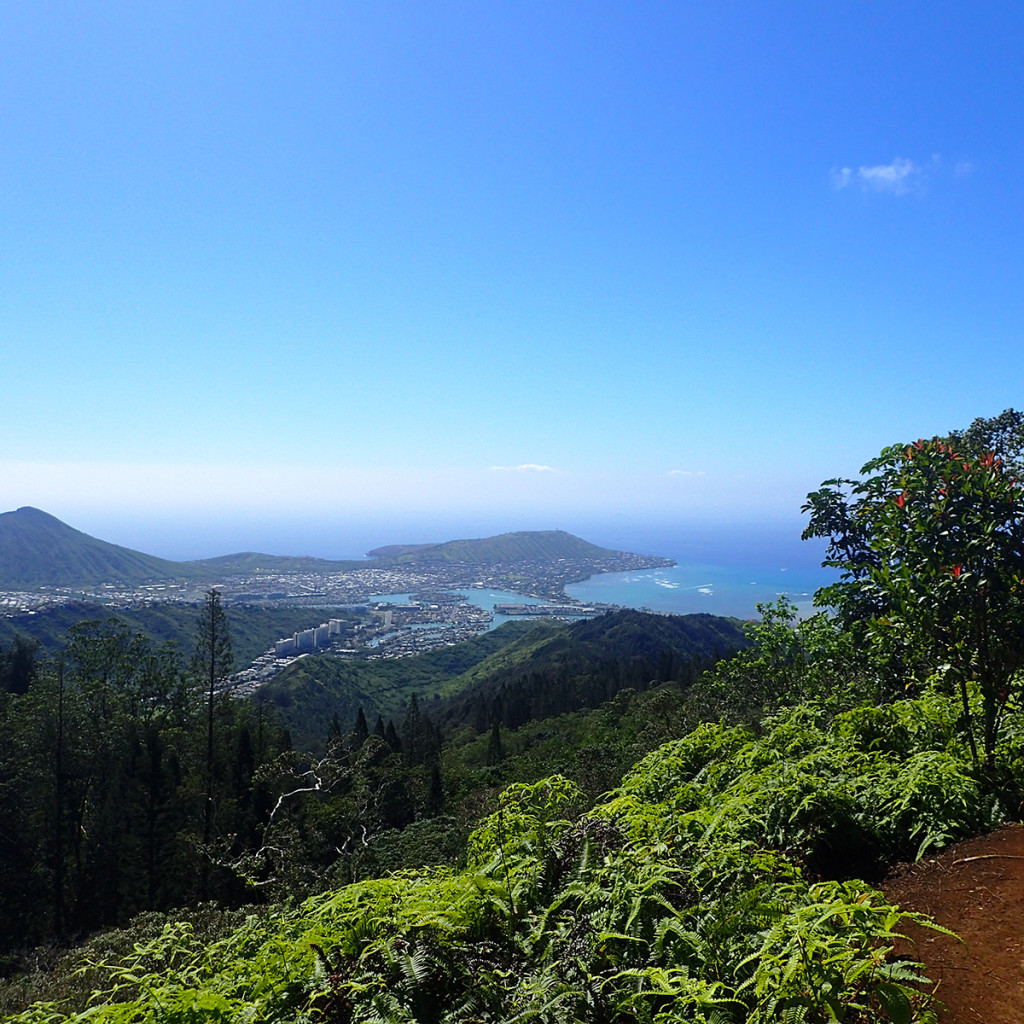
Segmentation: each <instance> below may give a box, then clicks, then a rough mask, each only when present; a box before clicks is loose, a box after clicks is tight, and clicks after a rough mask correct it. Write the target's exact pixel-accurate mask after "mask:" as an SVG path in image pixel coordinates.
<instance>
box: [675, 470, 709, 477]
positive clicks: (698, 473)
mask: <svg viewBox="0 0 1024 1024" xmlns="http://www.w3.org/2000/svg"><path fill="white" fill-rule="evenodd" d="M668 475H669V476H706V475H707V474H706V473H705V472H704V470H703V469H670V470H669V471H668Z"/></svg>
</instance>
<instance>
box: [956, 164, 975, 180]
mask: <svg viewBox="0 0 1024 1024" xmlns="http://www.w3.org/2000/svg"><path fill="white" fill-rule="evenodd" d="M973 173H974V164H973V163H972V162H971V161H970V160H961V161H959V162H958V163H957V164H956V165H955V166H954V168H953V177H954V178H969V177H970V176H971V175H972V174H973Z"/></svg>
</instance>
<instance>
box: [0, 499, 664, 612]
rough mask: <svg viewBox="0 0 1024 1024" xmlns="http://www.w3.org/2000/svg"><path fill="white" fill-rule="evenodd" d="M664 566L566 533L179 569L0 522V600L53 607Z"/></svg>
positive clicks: (17, 521)
mask: <svg viewBox="0 0 1024 1024" xmlns="http://www.w3.org/2000/svg"><path fill="white" fill-rule="evenodd" d="M674 564H675V562H674V561H673V560H672V559H669V558H661V557H657V556H650V555H639V554H632V553H630V552H625V551H613V550H610V549H608V548H602V547H599V546H598V545H596V544H591V543H588V542H587V541H585V540H581V539H580V538H579V537H575V536H573V535H572V534H570V533H566V532H565V531H563V530H535V531H519V532H514V533H503V534H500V535H498V536H495V537H486V538H481V539H475V540H451V541H446V542H444V543H433V544H393V545H389V546H386V547H380V548H375V549H374V550H373V551H370V552H368V553H367V560H366V561H337V560H331V559H324V558H312V557H289V556H281V555H267V554H261V553H257V552H240V553H237V554H232V555H223V556H220V557H218V558H207V559H201V560H197V561H189V562H177V561H171V560H168V559H163V558H158V557H156V556H154V555H148V554H145V553H143V552H141V551H134V550H132V549H131V548H125V547H121V546H120V545H117V544H111V543H109V542H107V541H104V540H99V539H98V538H96V537H91V536H89V535H88V534H86V533H83V532H81V531H80V530H76V529H74V527H71V526H68V525H67V524H66V523H64V522H61V520H59V519H57V518H56V517H55V516H52V515H50V514H49V513H47V512H43V511H42V510H40V509H37V508H31V507H28V506H26V507H23V508H19V509H17V510H15V511H13V512H4V513H2V514H0V595H3V600H4V602H5V604H6V605H7V606H8V607H9V608H10V607H12V606H14V607H20V605H22V604H23V603H24V602H23V601H21V600H19V599H18V597H17V595H18V594H24V593H43V594H46V595H49V596H50V597H51V598H52V599H56V598H58V597H59V596H60V595H66V596H67V597H68V598H69V599H71V598H80V597H82V596H87V597H89V598H92V599H96V598H99V599H109V600H114V601H118V600H120V601H124V600H133V599H135V600H195V599H196V598H197V597H198V596H199V595H200V594H201V593H202V591H203V590H204V589H206V588H209V587H211V586H216V587H218V588H220V589H222V590H223V591H224V593H225V596H226V598H227V599H235V600H253V601H260V602H287V603H295V602H297V601H306V602H308V603H315V602H317V601H320V602H338V603H344V602H353V601H361V600H366V598H367V597H368V596H369V595H373V594H378V593H397V592H403V591H408V590H414V589H441V590H443V589H446V588H460V587H463V588H464V587H490V588H494V589H499V590H508V591H513V592H515V593H519V594H524V595H529V596H532V597H539V598H545V599H549V600H559V601H565V600H568V598H567V596H566V594H565V587H566V586H567V585H568V584H570V583H576V582H579V581H580V580H584V579H587V578H588V577H589V576H593V575H595V574H597V573H606V572H622V571H626V570H632V569H652V568H658V567H662V566H671V565H674Z"/></svg>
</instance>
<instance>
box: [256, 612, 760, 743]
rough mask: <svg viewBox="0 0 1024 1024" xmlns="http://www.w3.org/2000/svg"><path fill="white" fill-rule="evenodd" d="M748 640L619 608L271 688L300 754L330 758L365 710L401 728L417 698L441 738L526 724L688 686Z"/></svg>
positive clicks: (332, 664)
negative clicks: (339, 734) (332, 744)
mask: <svg viewBox="0 0 1024 1024" xmlns="http://www.w3.org/2000/svg"><path fill="white" fill-rule="evenodd" d="M745 642H746V639H745V635H744V632H743V628H742V625H741V624H740V623H739V622H738V621H737V620H734V619H724V618H721V617H718V616H714V615H672V616H667V615H652V614H649V613H642V612H634V611H618V612H615V613H613V614H609V615H602V616H598V617H597V618H595V619H591V620H585V621H581V622H576V623H572V624H563V623H556V622H543V621H541V622H537V621H525V622H524V621H521V622H508V623H505V624H504V625H502V626H501V627H499V628H498V629H496V630H493V631H491V632H489V633H485V634H483V635H482V636H479V637H476V638H475V639H473V640H469V641H467V642H465V643H461V644H456V645H454V646H452V647H446V648H443V649H441V650H437V651H431V652H429V653H426V654H420V655H414V656H412V657H409V658H401V659H388V660H378V661H350V660H342V659H339V658H337V657H335V656H333V655H329V654H325V655H319V656H313V657H309V658H303V659H302V660H301V661H298V662H296V663H295V664H294V665H292V666H291V667H289V668H288V669H287V670H286V671H284V672H282V673H281V674H280V675H278V676H277V677H275V678H274V679H273V680H271V681H270V682H269V683H267V684H266V685H265V686H263V687H262V688H261V690H260V695H259V696H260V699H261V700H264V701H267V702H268V703H270V704H272V705H273V706H274V707H275V709H276V710H277V711H278V713H279V715H280V716H281V720H282V722H284V724H285V725H286V726H287V727H288V729H289V730H290V732H291V734H292V737H293V740H294V741H295V744H296V746H297V747H299V748H301V749H303V750H309V751H311V752H322V751H323V748H324V745H325V744H326V742H327V737H328V732H329V730H330V728H331V725H332V722H334V721H338V722H341V723H350V722H352V721H354V720H355V717H356V715H357V713H358V712H359V710H360V708H361V709H362V710H363V713H364V715H366V717H367V718H368V719H369V720H370V721H371V722H372V721H373V720H374V719H376V718H377V716H383V717H384V718H394V719H396V720H397V721H400V720H401V719H402V717H403V716H404V713H405V709H406V707H407V705H408V703H409V700H410V698H411V697H413V696H414V695H415V696H416V697H417V698H418V700H419V701H420V704H421V706H422V709H423V710H424V712H425V713H427V714H428V715H429V717H430V719H431V720H432V721H433V722H434V723H435V725H437V726H438V727H439V728H440V729H441V731H442V732H445V733H450V732H452V731H453V730H455V729H456V728H458V727H459V726H460V725H463V724H467V723H468V724H471V725H472V726H473V728H474V729H475V730H476V731H477V732H481V731H484V730H487V729H489V728H490V727H491V726H492V725H493V724H494V723H498V724H500V725H501V726H504V727H507V728H517V727H518V726H520V725H524V724H525V723H526V722H528V721H531V720H536V719H543V718H548V717H551V716H553V715H558V714H562V713H563V712H567V711H575V710H577V709H578V708H586V707H596V706H598V705H599V704H601V703H602V702H603V701H605V700H609V699H610V698H612V697H614V696H615V694H616V693H617V692H618V691H619V690H621V689H623V688H625V687H631V688H633V689H636V690H646V689H648V688H649V687H650V686H652V685H657V684H658V683H664V682H669V681H673V682H676V683H679V684H689V683H690V682H692V681H693V680H694V679H696V678H697V677H699V675H700V674H701V671H702V670H703V667H704V666H705V665H709V664H711V663H713V662H714V661H715V660H716V659H718V658H720V657H722V656H724V655H726V654H729V653H731V652H733V651H735V650H737V649H738V648H739V647H741V646H743V644H744V643H745Z"/></svg>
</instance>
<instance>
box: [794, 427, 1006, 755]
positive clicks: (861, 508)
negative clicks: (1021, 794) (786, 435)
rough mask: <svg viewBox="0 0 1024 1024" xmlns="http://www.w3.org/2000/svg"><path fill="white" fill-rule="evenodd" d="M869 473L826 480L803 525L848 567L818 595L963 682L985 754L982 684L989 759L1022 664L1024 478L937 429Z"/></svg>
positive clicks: (882, 458) (835, 563)
mask: <svg viewBox="0 0 1024 1024" xmlns="http://www.w3.org/2000/svg"><path fill="white" fill-rule="evenodd" d="M861 473H862V475H864V479H862V480H841V479H836V480H827V481H825V482H824V483H823V484H822V486H821V489H820V490H817V491H814V492H813V493H811V494H809V495H808V496H807V503H806V504H805V505H804V508H803V511H805V512H809V513H810V522H809V524H808V526H807V528H806V529H805V530H804V533H803V536H804V538H805V539H806V538H808V537H827V538H828V540H829V546H828V549H827V553H826V559H825V561H824V562H823V565H826V566H830V567H833V568H837V569H840V570H842V575H841V577H840V580H839V582H838V583H836V584H834V585H832V586H831V587H826V588H824V589H823V590H821V591H819V592H818V595H817V596H816V601H817V602H818V603H819V604H825V605H829V606H831V607H833V608H834V609H835V610H836V612H837V614H838V615H839V616H840V617H841V618H842V619H843V620H844V622H846V623H847V624H852V623H854V622H857V623H860V624H861V625H862V626H863V627H864V628H865V630H866V633H867V635H868V637H869V638H870V639H871V640H873V641H876V642H878V643H881V644H884V645H886V646H887V647H888V649H890V650H892V649H893V648H898V647H902V649H903V650H905V651H912V652H913V655H914V658H916V659H917V661H918V662H919V663H920V665H921V666H922V667H923V668H924V670H925V671H926V672H927V673H929V674H931V675H935V674H940V675H941V676H942V677H944V678H945V679H947V680H948V681H950V682H951V683H953V684H954V685H955V686H956V688H957V690H958V692H959V694H960V696H961V699H962V701H963V706H964V715H965V720H966V722H967V729H968V740H969V742H970V745H971V751H972V753H973V755H974V759H975V763H978V761H979V755H978V745H977V738H976V736H975V732H976V729H977V724H976V722H975V721H974V717H973V716H972V714H971V692H972V690H973V689H974V688H976V689H977V692H978V693H979V694H980V698H981V704H982V723H981V734H982V735H981V738H982V746H983V750H984V759H985V765H986V767H987V768H991V766H992V764H993V759H994V754H995V748H996V741H997V738H998V735H999V729H1000V725H1001V723H1002V720H1003V716H1004V715H1005V712H1006V708H1007V705H1008V704H1009V702H1010V701H1011V700H1012V699H1013V698H1014V697H1015V696H1016V695H1017V693H1018V691H1019V689H1020V683H1019V681H1018V679H1017V674H1018V672H1019V670H1020V669H1021V667H1022V665H1024V492H1022V488H1021V484H1020V481H1019V480H1017V479H1016V478H1015V476H1013V475H1012V474H1011V473H1010V472H1008V471H1007V470H1006V469H1005V467H1004V464H1003V461H1002V459H1001V458H1000V457H999V456H998V455H996V454H994V453H992V452H988V453H986V454H983V455H980V456H974V457H972V456H968V455H963V454H961V453H960V452H959V451H958V450H957V449H956V447H954V445H953V444H950V443H949V442H948V441H943V440H940V439H938V438H933V439H932V440H930V441H917V442H915V443H914V444H911V445H896V446H893V447H891V448H887V449H885V450H884V451H883V452H882V453H881V455H879V456H878V458H876V459H872V460H871V461H870V462H869V463H867V465H865V466H864V467H863V469H862V470H861Z"/></svg>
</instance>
